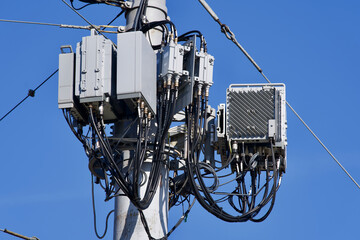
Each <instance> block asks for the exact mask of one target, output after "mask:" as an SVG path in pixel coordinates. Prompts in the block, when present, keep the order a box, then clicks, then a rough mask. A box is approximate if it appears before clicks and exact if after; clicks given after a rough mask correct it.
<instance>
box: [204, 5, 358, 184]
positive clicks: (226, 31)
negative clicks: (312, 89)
mask: <svg viewBox="0 0 360 240" xmlns="http://www.w3.org/2000/svg"><path fill="white" fill-rule="evenodd" d="M198 1H199V2H200V3H201V5H203V7H204V8H205V9H206V10H207V12H208V13H209V14H210V15H211V17H212V18H213V19H214V20H215V21H216V22H217V23H218V24H219V25H220V26H221V32H223V33H224V34H225V36H226V37H227V38H228V39H229V40H231V41H232V42H233V43H234V44H235V45H236V46H237V47H238V48H239V49H240V50H241V51H242V52H243V54H244V55H245V56H246V57H247V58H248V59H249V61H250V62H251V63H252V64H253V65H254V67H255V68H256V69H257V70H258V71H259V72H260V74H261V75H262V76H263V78H264V79H265V80H266V81H267V82H268V83H271V81H270V80H269V79H268V78H267V77H266V75H265V74H264V73H263V70H262V69H261V68H260V67H259V65H257V63H256V62H255V61H254V59H252V57H251V56H250V54H248V53H247V52H246V50H245V49H244V48H243V47H242V46H241V44H240V43H239V42H238V41H237V40H236V38H235V34H234V33H233V32H232V31H231V30H230V28H229V27H228V26H227V25H226V24H223V23H221V21H220V19H219V17H218V16H217V15H216V13H215V12H214V11H213V10H212V9H211V7H210V6H209V4H207V3H206V1H205V0H198ZM286 104H287V106H288V107H289V108H290V109H291V111H292V112H293V113H294V114H295V115H296V117H297V118H298V119H299V120H300V121H301V122H302V124H303V125H304V126H305V127H306V128H307V129H308V130H309V132H310V133H311V134H312V135H313V136H314V137H315V139H316V140H317V141H318V142H319V143H320V145H321V146H322V147H323V148H324V149H325V150H326V152H327V153H328V154H329V155H330V156H331V157H332V158H333V159H334V161H335V162H336V163H337V164H338V165H339V167H340V168H341V169H342V170H343V171H344V172H345V173H346V175H347V176H348V177H349V178H350V179H351V180H352V181H353V182H354V184H355V185H356V186H357V187H358V188H359V189H360V185H359V184H358V183H357V182H356V180H355V179H354V178H353V177H352V176H351V175H350V173H349V172H348V171H347V170H346V169H345V168H344V167H343V166H342V164H341V163H340V162H339V160H337V158H336V157H335V156H334V155H333V154H332V153H331V152H330V150H329V149H328V148H327V147H326V146H325V144H324V143H323V142H322V141H321V140H320V138H319V137H318V136H317V135H316V134H315V133H314V131H312V130H311V128H310V127H309V126H308V124H306V122H305V121H304V120H303V119H302V118H301V117H300V115H299V114H298V113H297V112H296V111H295V109H294V108H293V107H292V106H291V105H290V104H289V102H288V101H286Z"/></svg>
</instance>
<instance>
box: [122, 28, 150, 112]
mask: <svg viewBox="0 0 360 240" xmlns="http://www.w3.org/2000/svg"><path fill="white" fill-rule="evenodd" d="M117 40H118V49H117V87H116V95H117V99H119V100H134V99H141V100H143V101H144V102H145V104H146V105H147V106H148V107H149V110H150V111H152V113H153V114H155V113H156V87H157V84H156V55H155V52H154V51H153V49H152V47H151V46H150V43H149V42H148V41H147V40H146V38H145V35H144V33H142V32H127V33H120V34H118V38H117ZM125 102H128V101H125ZM128 107H130V108H131V107H132V106H128Z"/></svg>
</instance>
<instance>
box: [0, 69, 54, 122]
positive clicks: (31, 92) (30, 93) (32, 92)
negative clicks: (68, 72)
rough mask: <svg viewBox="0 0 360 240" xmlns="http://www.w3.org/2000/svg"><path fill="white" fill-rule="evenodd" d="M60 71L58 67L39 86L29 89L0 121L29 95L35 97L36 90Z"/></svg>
mask: <svg viewBox="0 0 360 240" xmlns="http://www.w3.org/2000/svg"><path fill="white" fill-rule="evenodd" d="M58 71H59V69H56V70H55V71H54V72H53V73H52V74H51V75H50V76H49V77H47V78H46V79H45V80H44V81H43V82H42V83H41V84H40V85H39V86H37V87H36V88H35V89H34V90H32V89H29V92H28V95H27V96H26V97H25V98H23V99H22V100H21V101H20V102H19V103H18V104H16V105H15V107H13V108H12V109H11V110H10V111H8V112H7V113H6V114H5V115H4V116H3V117H2V118H1V119H0V122H1V121H2V120H3V119H4V118H6V117H7V116H8V115H9V114H10V113H11V112H12V111H14V110H15V109H16V108H17V107H18V106H20V104H22V103H23V102H24V101H25V100H26V99H27V98H28V97H35V92H36V91H37V90H38V89H39V88H40V87H41V86H42V85H43V84H44V83H46V82H47V81H48V80H49V79H50V78H51V77H52V76H54V75H55V74H56V73H57V72H58Z"/></svg>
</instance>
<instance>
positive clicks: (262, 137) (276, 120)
mask: <svg viewBox="0 0 360 240" xmlns="http://www.w3.org/2000/svg"><path fill="white" fill-rule="evenodd" d="M286 129H287V122H286V100H285V85H284V84H233V85H230V87H229V88H228V90H227V105H226V136H227V138H228V140H232V141H234V140H236V141H238V142H258V143H260V142H268V141H269V138H273V139H274V140H275V146H277V147H284V146H286V145H287V139H286Z"/></svg>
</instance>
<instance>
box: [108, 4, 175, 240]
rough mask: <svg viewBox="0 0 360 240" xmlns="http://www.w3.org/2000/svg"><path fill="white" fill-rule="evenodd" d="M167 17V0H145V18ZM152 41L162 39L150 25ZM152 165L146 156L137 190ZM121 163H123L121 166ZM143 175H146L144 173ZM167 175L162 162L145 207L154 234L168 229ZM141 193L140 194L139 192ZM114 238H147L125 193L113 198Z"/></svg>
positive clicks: (131, 18)
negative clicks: (158, 179)
mask: <svg viewBox="0 0 360 240" xmlns="http://www.w3.org/2000/svg"><path fill="white" fill-rule="evenodd" d="M140 3H141V0H134V1H133V6H132V8H131V9H130V10H129V11H128V12H127V14H126V21H127V24H126V29H132V28H133V26H134V23H135V17H136V15H137V10H138V8H139V5H140ZM166 19H167V8H166V0H148V6H147V8H146V19H144V21H146V22H153V21H161V20H166ZM146 37H147V38H148V40H149V41H151V43H152V44H153V45H159V44H161V41H162V32H161V30H159V29H152V30H150V31H149V33H148V34H147V35H146ZM126 126H127V123H117V124H116V125H115V131H114V137H120V135H121V133H122V132H123V130H124V129H125V128H126ZM131 157H133V156H131V152H130V150H125V151H123V159H124V160H123V161H124V163H123V165H126V162H127V161H126V159H130V158H131ZM151 165H152V159H147V160H146V161H145V163H144V164H143V169H142V170H143V173H144V175H143V179H144V181H145V182H144V184H143V186H141V188H140V194H142V195H143V194H144V192H145V190H146V187H147V184H148V179H149V173H150V169H151ZM123 167H124V166H123ZM145 175H146V177H145ZM168 175H169V169H168V168H167V166H165V165H163V168H162V169H161V179H160V181H159V185H158V188H157V191H156V195H155V196H154V198H153V201H152V203H151V204H150V206H149V207H148V208H147V209H146V210H144V211H143V212H144V215H145V218H146V220H147V223H148V226H149V229H150V233H151V235H152V236H153V237H154V238H162V237H164V236H165V235H166V234H167V232H168V227H167V224H168V199H169V198H168V185H169V182H168V179H169V178H168ZM141 197H142V196H141ZM114 218H115V220H114V238H113V239H114V240H134V239H148V235H147V233H146V231H145V229H144V226H143V224H142V222H141V219H140V215H139V211H138V210H137V208H136V207H135V206H134V205H133V204H132V203H131V202H130V200H129V199H128V198H127V197H125V196H118V197H116V198H115V215H114Z"/></svg>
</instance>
